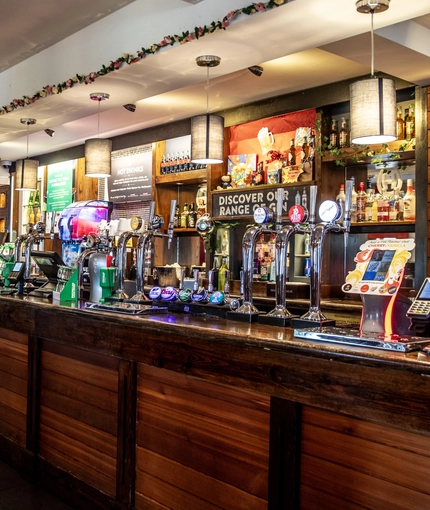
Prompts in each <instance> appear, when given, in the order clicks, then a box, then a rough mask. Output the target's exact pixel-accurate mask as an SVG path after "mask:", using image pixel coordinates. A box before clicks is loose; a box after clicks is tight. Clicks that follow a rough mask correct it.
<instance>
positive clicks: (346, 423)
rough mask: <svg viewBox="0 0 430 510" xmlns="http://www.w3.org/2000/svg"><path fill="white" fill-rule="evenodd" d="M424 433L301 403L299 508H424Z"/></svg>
mask: <svg viewBox="0 0 430 510" xmlns="http://www.w3.org/2000/svg"><path fill="white" fill-rule="evenodd" d="M429 477H430V437H428V436H424V435H419V434H415V433H411V432H405V431H401V430H398V429H393V428H390V427H386V426H383V425H376V424H373V423H369V422H366V421H362V420H358V419H356V418H351V417H347V416H342V415H338V414H335V413H332V412H328V411H322V410H319V409H316V408H311V407H308V406H304V407H303V424H302V460H301V500H300V503H301V508H302V509H303V510H332V509H333V508H342V509H351V510H358V509H368V510H373V509H374V510H379V509H381V508H390V509H391V510H407V509H410V510H416V509H417V508H430V486H429V484H428V479H429Z"/></svg>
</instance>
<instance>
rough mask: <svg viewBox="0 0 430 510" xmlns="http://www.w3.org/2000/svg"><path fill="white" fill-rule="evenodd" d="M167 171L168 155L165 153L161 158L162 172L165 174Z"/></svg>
mask: <svg viewBox="0 0 430 510" xmlns="http://www.w3.org/2000/svg"><path fill="white" fill-rule="evenodd" d="M165 173H166V155H165V154H163V157H162V158H161V164H160V174H161V175H165Z"/></svg>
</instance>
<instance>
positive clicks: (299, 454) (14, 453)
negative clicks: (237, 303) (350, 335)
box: [0, 297, 430, 510]
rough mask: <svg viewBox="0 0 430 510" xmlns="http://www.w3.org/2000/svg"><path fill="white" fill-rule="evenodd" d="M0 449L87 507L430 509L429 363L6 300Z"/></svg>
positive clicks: (257, 332)
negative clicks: (428, 481) (429, 479)
mask: <svg viewBox="0 0 430 510" xmlns="http://www.w3.org/2000/svg"><path fill="white" fill-rule="evenodd" d="M0 316H1V317H2V324H1V325H2V328H1V329H0V354H1V355H0V455H1V457H2V459H4V460H6V461H7V462H9V463H10V464H12V465H14V466H15V467H17V468H18V469H19V470H20V471H21V472H22V473H23V474H24V475H25V476H26V477H28V478H29V479H32V480H34V481H39V482H41V483H42V484H43V485H45V486H46V487H48V488H49V489H50V490H51V491H53V492H55V493H56V494H57V495H59V496H60V497H61V498H62V499H64V500H65V501H67V502H68V503H69V504H70V505H71V506H73V507H75V508H79V509H92V510H93V509H118V510H119V509H130V508H136V509H145V510H146V509H158V510H159V509H168V508H171V509H177V510H182V509H184V508H191V509H198V510H206V509H208V510H209V509H210V510H212V509H231V510H238V509H243V510H249V509H265V508H268V509H270V510H274V509H277V510H278V509H299V508H300V509H303V510H308V509H314V508H315V509H333V508H351V509H360V508H362V509H364V508H366V509H381V508H393V509H396V508H397V509H405V508H413V509H415V508H430V489H429V485H428V483H427V480H428V478H429V475H430V406H429V405H428V400H429V395H430V363H429V362H427V361H426V360H425V359H421V358H419V357H418V355H417V354H416V353H410V354H407V355H404V354H400V353H394V352H384V351H377V350H369V349H360V348H354V347H350V346H336V345H329V344H324V343H316V342H315V343H312V342H310V341H303V340H299V339H295V338H294V337H293V332H292V330H291V329H289V328H285V329H282V328H276V327H272V326H264V327H263V326H260V325H256V324H252V325H247V324H242V323H232V322H228V321H225V320H223V319H213V318H208V317H191V316H188V315H177V314H164V315H159V316H153V317H146V318H136V317H131V318H130V317H125V316H120V315H115V314H109V313H105V314H102V313H96V312H91V311H86V310H80V309H73V308H66V307H60V306H55V305H51V304H48V303H44V302H37V301H36V300H34V301H32V300H31V299H20V298H12V297H2V298H1V299H0Z"/></svg>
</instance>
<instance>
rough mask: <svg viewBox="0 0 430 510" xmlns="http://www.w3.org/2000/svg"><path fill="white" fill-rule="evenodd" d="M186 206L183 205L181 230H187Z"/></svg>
mask: <svg viewBox="0 0 430 510" xmlns="http://www.w3.org/2000/svg"><path fill="white" fill-rule="evenodd" d="M188 214H189V213H188V204H187V203H185V204H184V210H183V211H182V214H181V228H187V227H188Z"/></svg>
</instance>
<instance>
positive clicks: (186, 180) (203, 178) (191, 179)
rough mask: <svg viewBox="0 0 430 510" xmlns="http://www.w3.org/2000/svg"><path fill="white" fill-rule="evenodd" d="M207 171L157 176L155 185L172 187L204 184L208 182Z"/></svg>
mask: <svg viewBox="0 0 430 510" xmlns="http://www.w3.org/2000/svg"><path fill="white" fill-rule="evenodd" d="M207 175H208V174H207V169H206V168H205V169H202V170H190V171H188V172H178V173H175V174H166V175H156V176H155V184H156V185H157V186H163V185H164V186H172V185H180V184H202V183H204V182H207Z"/></svg>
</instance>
